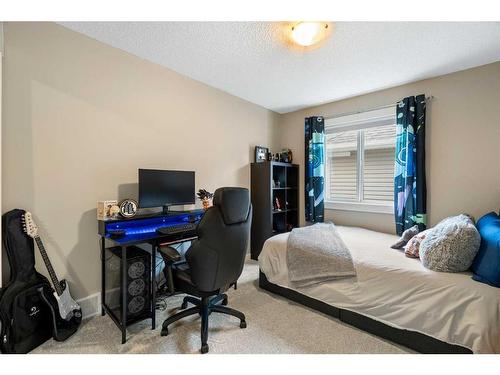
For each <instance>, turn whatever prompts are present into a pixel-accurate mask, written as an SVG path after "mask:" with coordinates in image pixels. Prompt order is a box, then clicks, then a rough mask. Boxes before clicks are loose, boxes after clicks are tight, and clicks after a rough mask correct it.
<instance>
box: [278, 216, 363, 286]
mask: <svg viewBox="0 0 500 375" xmlns="http://www.w3.org/2000/svg"><path fill="white" fill-rule="evenodd" d="M286 261H287V265H288V277H289V279H290V281H291V282H292V284H293V285H294V286H297V287H304V286H309V285H313V284H318V283H322V282H325V281H330V280H335V279H338V278H343V277H350V276H356V270H355V269H354V265H353V262H352V257H351V253H350V251H349V249H348V248H347V246H346V245H345V243H344V241H342V238H340V236H339V234H338V232H337V228H335V225H333V224H332V223H328V224H319V223H318V224H314V225H312V226H308V227H303V228H296V229H293V230H292V232H291V233H290V235H289V236H288V244H287V252H286Z"/></svg>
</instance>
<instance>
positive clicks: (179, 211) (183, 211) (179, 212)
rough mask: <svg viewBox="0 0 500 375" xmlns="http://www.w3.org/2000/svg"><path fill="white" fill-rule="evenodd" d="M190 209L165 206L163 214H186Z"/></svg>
mask: <svg viewBox="0 0 500 375" xmlns="http://www.w3.org/2000/svg"><path fill="white" fill-rule="evenodd" d="M187 212H190V211H186V210H171V209H170V206H163V215H178V214H184V213H187Z"/></svg>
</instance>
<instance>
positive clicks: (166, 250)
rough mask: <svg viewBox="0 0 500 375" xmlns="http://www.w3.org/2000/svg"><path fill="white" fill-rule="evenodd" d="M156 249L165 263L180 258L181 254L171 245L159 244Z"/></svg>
mask: <svg viewBox="0 0 500 375" xmlns="http://www.w3.org/2000/svg"><path fill="white" fill-rule="evenodd" d="M158 250H159V252H160V254H161V256H162V257H163V260H164V261H165V263H167V264H173V263H175V262H178V261H180V260H181V259H182V256H181V254H179V252H178V251H177V250H175V249H174V248H173V247H171V246H160V248H159V249H158Z"/></svg>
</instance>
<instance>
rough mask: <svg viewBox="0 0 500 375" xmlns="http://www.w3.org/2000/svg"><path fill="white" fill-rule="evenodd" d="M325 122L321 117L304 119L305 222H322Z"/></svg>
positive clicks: (323, 210)
mask: <svg viewBox="0 0 500 375" xmlns="http://www.w3.org/2000/svg"><path fill="white" fill-rule="evenodd" d="M324 141H325V121H324V119H323V117H318V116H315V117H307V118H306V119H305V154H304V155H305V164H306V167H305V213H306V221H310V222H323V221H324V213H325V206H324V189H325V187H324V186H325V159H324V148H325V144H324Z"/></svg>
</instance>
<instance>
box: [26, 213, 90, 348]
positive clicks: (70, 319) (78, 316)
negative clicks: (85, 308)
mask: <svg viewBox="0 0 500 375" xmlns="http://www.w3.org/2000/svg"><path fill="white" fill-rule="evenodd" d="M22 222H23V229H24V232H25V233H26V234H27V235H28V236H30V237H31V238H33V239H34V240H35V243H36V244H37V246H38V250H40V254H41V255H42V258H43V261H44V263H45V266H46V267H47V271H48V272H49V276H50V279H51V281H52V284H53V286H54V289H55V292H54V293H53V294H52V293H48V292H47V291H46V289H43V288H39V289H38V292H39V293H40V295H41V298H42V300H43V301H44V302H46V303H47V305H48V306H49V308H50V312H51V315H52V322H53V336H54V339H55V340H56V341H64V340H66V339H67V338H68V337H70V336H71V335H72V334H73V333H75V332H76V331H77V330H78V327H79V326H80V323H81V322H82V309H81V308H80V306H79V305H78V303H76V302H75V300H74V299H73V298H72V297H71V294H70V293H69V288H68V284H67V283H66V280H62V281H59V279H58V278H57V275H56V273H55V271H54V268H53V267H52V263H50V259H49V256H48V255H47V251H46V250H45V247H44V246H43V242H42V240H41V238H40V236H39V235H38V227H37V225H36V224H35V222H34V220H33V217H32V215H31V212H25V213H24V215H23V217H22Z"/></svg>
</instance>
